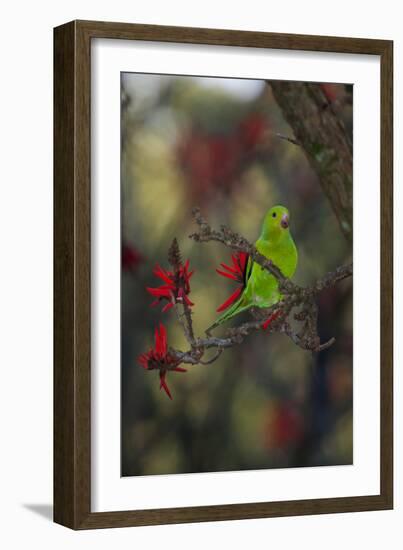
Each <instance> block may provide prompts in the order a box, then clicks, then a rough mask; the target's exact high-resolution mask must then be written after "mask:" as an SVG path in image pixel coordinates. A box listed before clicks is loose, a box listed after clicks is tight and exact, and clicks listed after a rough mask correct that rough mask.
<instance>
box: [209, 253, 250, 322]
mask: <svg viewBox="0 0 403 550" xmlns="http://www.w3.org/2000/svg"><path fill="white" fill-rule="evenodd" d="M231 259H232V266H229V265H226V264H221V267H222V268H223V269H224V270H226V271H221V270H220V269H216V271H217V273H219V274H220V275H222V276H223V277H228V279H232V280H233V281H236V282H237V283H238V284H239V287H238V288H237V289H236V290H235V292H233V294H231V296H230V297H229V298H228V299H227V300H226V301H225V302H224V303H223V304H221V305H220V307H219V308H217V312H221V311H224V309H227V308H228V307H229V306H230V305H231V304H233V303H234V302H235V300H237V299H238V298H239V296H240V295H241V294H242V292H243V290H244V288H245V287H246V268H247V265H248V259H249V254H246V252H237V253H236V254H232V256H231Z"/></svg>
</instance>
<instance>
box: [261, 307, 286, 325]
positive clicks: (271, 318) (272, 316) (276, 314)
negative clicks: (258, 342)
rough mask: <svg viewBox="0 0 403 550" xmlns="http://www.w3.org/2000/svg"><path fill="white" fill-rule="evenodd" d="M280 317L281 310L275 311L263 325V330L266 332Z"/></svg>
mask: <svg viewBox="0 0 403 550" xmlns="http://www.w3.org/2000/svg"><path fill="white" fill-rule="evenodd" d="M279 315H281V310H280V309H279V310H278V311H275V312H274V313H272V314H271V315H270V317H269V318H268V319H266V321H265V322H264V323H263V325H262V329H263V330H266V329H267V327H268V326H269V325H270V323H272V322H273V321H275V320H276V319H277V317H278V316H279Z"/></svg>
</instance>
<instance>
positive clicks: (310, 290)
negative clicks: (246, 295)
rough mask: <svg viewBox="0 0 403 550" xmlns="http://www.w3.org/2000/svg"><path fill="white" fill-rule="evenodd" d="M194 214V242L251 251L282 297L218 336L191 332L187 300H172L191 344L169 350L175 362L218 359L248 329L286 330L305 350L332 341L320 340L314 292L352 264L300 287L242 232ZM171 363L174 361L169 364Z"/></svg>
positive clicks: (317, 348) (318, 348)
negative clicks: (294, 325) (217, 227)
mask: <svg viewBox="0 0 403 550" xmlns="http://www.w3.org/2000/svg"><path fill="white" fill-rule="evenodd" d="M193 215H194V219H195V222H196V224H197V225H198V227H199V231H198V232H196V233H193V234H192V235H190V238H192V239H193V240H195V241H196V242H210V241H216V242H220V243H222V244H224V245H225V246H227V247H229V248H231V249H233V250H237V251H240V252H245V253H247V254H250V256H251V257H252V259H253V260H254V261H255V262H257V263H258V264H259V265H261V266H262V267H263V268H264V269H266V270H267V271H269V272H270V273H271V274H272V275H273V276H274V277H275V278H276V279H277V281H278V284H279V289H280V292H281V293H282V295H283V298H282V300H281V301H280V302H278V303H276V304H274V305H273V306H271V307H270V308H266V309H262V308H252V309H251V313H252V315H253V316H254V317H255V320H253V321H248V322H245V323H243V324H241V325H239V326H237V327H231V328H228V329H227V330H226V332H225V333H224V336H222V337H217V336H212V335H211V334H210V333H206V337H205V338H197V337H195V336H194V331H193V323H192V316H191V311H190V308H189V306H188V305H187V304H186V302H185V301H184V302H183V303H181V304H179V303H175V304H174V305H175V309H176V312H177V315H178V320H179V321H180V324H181V326H182V329H183V332H184V335H185V337H186V339H187V341H188V343H189V344H190V349H189V350H187V351H181V350H175V349H170V350H169V352H170V354H171V356H172V357H174V358H175V359H176V360H177V362H179V363H187V364H190V365H198V364H202V365H209V364H211V363H213V362H214V361H216V360H217V359H218V357H219V356H220V355H221V353H222V352H223V350H224V349H227V348H231V347H233V346H235V345H239V344H241V343H242V342H243V341H244V339H245V338H246V337H248V336H249V335H250V334H251V333H253V332H256V331H258V330H262V329H264V330H266V331H267V332H269V333H270V332H279V333H282V334H285V335H286V336H288V337H289V338H290V339H291V340H292V341H293V342H294V344H295V345H297V346H299V347H300V348H302V349H303V350H305V351H310V352H314V353H317V352H320V351H323V350H325V349H327V348H329V347H330V346H332V345H333V344H334V343H335V341H336V340H335V338H331V339H330V340H328V341H327V342H325V343H321V342H320V338H319V335H318V333H317V318H318V308H317V304H316V296H317V295H318V294H319V293H320V292H322V291H323V290H325V289H327V288H330V287H332V286H334V285H335V284H337V283H338V282H340V281H342V280H344V279H346V278H348V277H351V275H352V273H353V266H352V264H348V265H344V266H340V267H338V268H337V269H335V270H334V271H333V272H329V273H327V274H326V275H324V276H323V277H322V278H320V279H318V280H317V281H315V282H314V283H313V284H312V285H310V286H307V287H305V288H303V287H300V286H298V285H296V284H295V283H293V282H292V281H290V280H289V279H287V278H286V277H284V275H283V274H282V273H281V271H280V270H279V269H278V268H277V267H276V266H275V265H274V264H273V262H271V261H270V260H268V259H267V258H265V257H264V256H262V255H261V254H260V253H259V252H258V251H257V250H256V248H255V246H254V245H252V244H251V243H249V242H248V241H247V240H246V239H245V238H244V237H242V236H241V235H239V234H237V233H235V232H233V231H232V230H230V229H229V228H228V227H225V226H221V229H220V231H217V230H215V229H212V228H211V227H210V225H209V224H208V223H207V221H206V220H205V219H204V218H203V216H202V215H201V213H200V210H199V209H198V208H195V209H194V211H193ZM175 243H176V244H175V246H177V242H176V240H175ZM175 254H176V257H177V258H180V253H179V248H177V250H176V251H175ZM170 257H172V252H171V253H170ZM171 264H172V265H173V266H174V268H175V262H172V261H171ZM181 308H182V311H181ZM296 308H298V311H297V312H296V313H295V314H294V320H296V321H298V322H300V323H302V327H301V329H300V331H299V332H295V331H294V330H293V329H292V328H291V325H290V323H289V321H288V318H289V316H290V314H291V312H292V311H293V310H294V309H296ZM210 349H215V350H216V353H215V354H214V355H213V357H211V358H210V359H209V360H204V359H203V357H204V354H205V353H206V351H207V350H210ZM174 367H175V365H173V367H172V368H174ZM168 370H169V369H168Z"/></svg>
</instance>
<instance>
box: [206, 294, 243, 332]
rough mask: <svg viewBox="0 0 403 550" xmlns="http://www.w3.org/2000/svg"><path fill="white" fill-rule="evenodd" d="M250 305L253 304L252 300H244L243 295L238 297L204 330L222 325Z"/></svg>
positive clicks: (208, 330)
mask: <svg viewBox="0 0 403 550" xmlns="http://www.w3.org/2000/svg"><path fill="white" fill-rule="evenodd" d="M252 306H253V303H252V302H249V301H248V302H246V300H245V297H244V296H240V298H238V300H237V301H236V302H235V303H233V304H232V306H231V307H229V308H228V309H227V311H224V313H223V314H222V315H220V317H218V319H216V321H214V323H213V324H212V325H211V326H210V327H209V328H208V329H207V330H206V332H210V330H213V329H214V328H216V327H218V326H219V325H222V324H223V323H225V322H226V321H229V320H230V319H232V318H233V317H235V316H236V315H238V314H239V313H241V312H242V311H246V310H247V309H249V308H250V307H252Z"/></svg>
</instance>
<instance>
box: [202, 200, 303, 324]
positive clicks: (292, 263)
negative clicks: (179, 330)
mask: <svg viewBox="0 0 403 550" xmlns="http://www.w3.org/2000/svg"><path fill="white" fill-rule="evenodd" d="M289 225H290V214H289V212H288V210H287V208H285V207H284V206H280V205H278V206H273V207H272V208H270V210H269V211H268V212H267V214H266V216H265V218H264V220H263V225H262V232H261V234H260V237H259V238H258V240H257V241H256V243H255V246H256V248H257V250H258V251H259V252H260V253H261V254H262V255H263V256H265V257H266V258H268V259H269V260H271V261H272V262H273V264H274V265H275V266H277V267H278V268H279V269H280V270H281V272H282V273H283V275H285V276H286V277H288V278H290V277H292V276H293V275H294V273H295V270H296V268H297V261H298V252H297V247H296V246H295V243H294V240H293V238H292V235H291V232H290V228H289ZM281 298H282V295H281V294H280V291H279V288H278V283H277V280H276V278H275V277H274V276H273V275H271V274H270V273H269V272H268V271H267V270H266V269H264V268H262V267H260V265H259V264H257V263H256V262H253V261H252V260H251V258H249V261H248V264H247V267H246V273H245V287H244V290H243V292H242V294H241V295H240V297H239V298H238V299H237V300H236V302H234V303H233V304H232V306H231V307H229V309H228V310H227V311H225V312H224V313H223V314H222V315H221V316H220V317H219V318H218V319H217V320H216V321H215V323H214V324H213V325H212V326H211V327H210V328H209V329H208V330H211V329H213V328H215V327H217V326H218V325H221V324H222V323H224V322H225V321H228V320H229V319H232V317H235V315H238V313H241V312H242V311H245V310H247V309H249V308H251V307H260V308H268V307H271V306H273V305H274V304H276V303H277V302H278V301H279V300H281Z"/></svg>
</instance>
